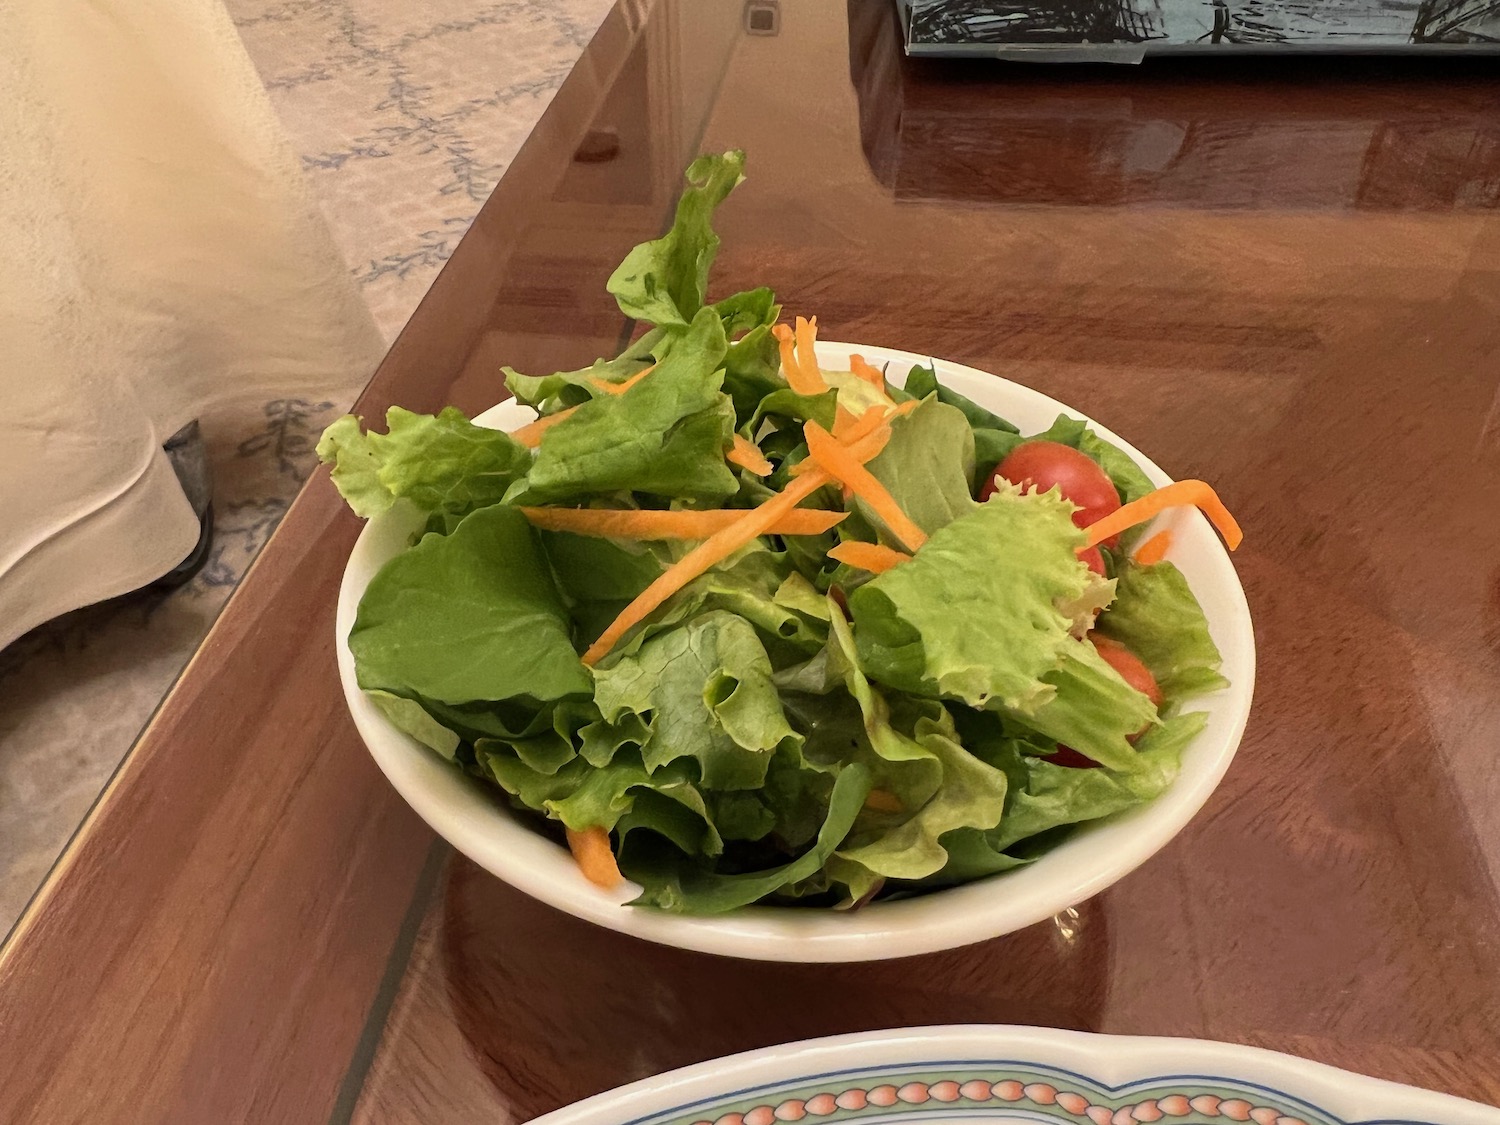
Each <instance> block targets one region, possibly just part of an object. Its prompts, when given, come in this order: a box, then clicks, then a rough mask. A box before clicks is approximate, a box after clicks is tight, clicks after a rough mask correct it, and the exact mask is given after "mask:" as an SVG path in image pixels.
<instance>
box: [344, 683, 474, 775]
mask: <svg viewBox="0 0 1500 1125" xmlns="http://www.w3.org/2000/svg"><path fill="white" fill-rule="evenodd" d="M365 694H366V695H368V696H369V697H370V702H371V703H373V704H375V706H376V707H378V708H379V709H380V713H381V714H383V715H384V716H385V717H386V718H387V719H389V720H390V721H391V725H392V726H394V727H396V728H397V729H398V730H404V731H405V732H406V733H407V734H409V735H411V736H412V737H413V738H415V739H416V740H417V741H418V742H420V743H422V745H424V746H427V747H430V748H431V749H433V750H436V751H437V752H438V753H439V754H441V755H442V756H443V757H445V758H447V759H448V760H449V761H450V762H451V761H453V760H454V759H455V757H456V756H457V754H458V744H459V742H460V741H461V740H460V739H459V737H458V735H457V734H455V733H454V732H453V731H451V730H449V729H448V728H447V727H445V726H444V725H443V724H442V723H440V722H438V721H437V720H436V719H434V718H433V717H432V716H431V715H429V714H428V713H427V711H426V709H425V708H424V707H423V706H422V705H421V704H420V703H418V702H417V701H416V700H414V699H402V698H401V696H399V695H392V694H391V693H390V692H388V691H368V692H366V693H365Z"/></svg>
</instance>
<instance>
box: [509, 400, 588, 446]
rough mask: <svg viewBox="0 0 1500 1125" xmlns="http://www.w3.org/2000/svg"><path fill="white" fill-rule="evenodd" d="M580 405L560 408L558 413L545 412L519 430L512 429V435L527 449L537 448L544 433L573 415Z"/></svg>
mask: <svg viewBox="0 0 1500 1125" xmlns="http://www.w3.org/2000/svg"><path fill="white" fill-rule="evenodd" d="M577 409H578V407H576V406H570V407H568V408H567V409H566V410H559V411H558V412H557V413H556V414H543V415H542V416H541V417H540V418H538V419H537V420H536V421H535V422H530V423H528V424H526V425H524V426H522V427H521V428H520V429H519V430H512V431H511V432H510V436H511V437H513V438H515V439H516V440H517V441H518V442H520V443H521V444H522V445H524V446H525V447H526V448H527V449H535V448H536V447H537V446H539V445H541V444H542V435H543V434H544V433H546V432H547V431H548V430H550V429H551V428H552V427H553V426H555V425H557V424H558V423H559V422H561V421H562V420H563V419H564V418H567V417H569V416H570V415H572V413H573V411H575V410H577Z"/></svg>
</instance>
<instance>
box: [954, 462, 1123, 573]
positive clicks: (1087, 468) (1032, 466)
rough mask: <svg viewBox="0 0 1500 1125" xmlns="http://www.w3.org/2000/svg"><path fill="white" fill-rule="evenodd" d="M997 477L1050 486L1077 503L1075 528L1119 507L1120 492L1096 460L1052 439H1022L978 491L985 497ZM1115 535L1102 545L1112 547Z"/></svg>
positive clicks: (1074, 520) (1115, 542)
mask: <svg viewBox="0 0 1500 1125" xmlns="http://www.w3.org/2000/svg"><path fill="white" fill-rule="evenodd" d="M1000 480H1007V481H1010V483H1011V484H1019V485H1021V486H1023V487H1029V486H1032V485H1035V486H1036V488H1037V489H1039V490H1040V491H1042V492H1046V491H1047V490H1048V489H1050V488H1052V487H1053V486H1054V485H1056V486H1057V488H1058V491H1060V492H1061V493H1062V495H1063V499H1064V500H1070V501H1072V502H1073V503H1074V504H1076V505H1077V506H1078V510H1077V511H1076V512H1074V513H1073V523H1074V524H1075V525H1077V526H1078V527H1088V526H1089V524H1091V523H1094V522H1095V521H1097V520H1101V519H1103V518H1104V517H1105V516H1107V515H1109V514H1110V513H1111V512H1113V511H1114V510H1115V509H1117V508H1118V507H1119V506H1120V493H1119V492H1118V490H1116V488H1115V486H1114V482H1113V481H1111V480H1110V479H1109V474H1107V473H1106V472H1105V471H1104V470H1103V469H1101V468H1100V467H1099V463H1098V462H1097V461H1095V460H1094V459H1093V458H1092V457H1090V456H1089V455H1088V454H1086V453H1080V452H1078V450H1076V449H1074V448H1073V447H1072V446H1068V445H1063V444H1062V443H1061V442H1056V441H1023V442H1022V443H1021V444H1020V445H1018V446H1016V447H1015V448H1014V449H1012V450H1011V451H1010V453H1009V454H1008V455H1007V456H1006V458H1005V460H1004V461H1001V462H1000V464H998V465H997V466H995V474H994V476H993V477H991V478H990V480H989V481H988V482H987V483H986V484H985V486H984V488H983V489H982V490H981V491H980V493H979V499H981V500H988V499H989V498H990V495H991V494H992V493H993V492H994V491H995V490H996V488H997V487H998V482H999V481H1000ZM1118 542H1119V537H1118V536H1110V538H1109V539H1107V540H1105V544H1104V545H1105V546H1107V547H1110V548H1113V547H1115V546H1116V545H1117V544H1118Z"/></svg>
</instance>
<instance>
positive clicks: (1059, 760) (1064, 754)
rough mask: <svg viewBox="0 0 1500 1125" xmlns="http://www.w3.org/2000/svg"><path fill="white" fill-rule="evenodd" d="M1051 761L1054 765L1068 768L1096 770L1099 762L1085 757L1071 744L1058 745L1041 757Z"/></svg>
mask: <svg viewBox="0 0 1500 1125" xmlns="http://www.w3.org/2000/svg"><path fill="white" fill-rule="evenodd" d="M1042 761H1044V762H1051V763H1052V764H1053V765H1054V766H1065V767H1066V768H1068V769H1070V770H1096V769H1098V768H1099V763H1098V762H1096V761H1094V759H1092V758H1085V757H1084V756H1083V755H1082V754H1080V753H1079V752H1078V751H1077V750H1074V749H1073V748H1072V747H1071V746H1059V747H1058V748H1057V749H1056V750H1054V751H1053V752H1052V753H1051V754H1048V755H1047V756H1046V757H1045V758H1043V759H1042Z"/></svg>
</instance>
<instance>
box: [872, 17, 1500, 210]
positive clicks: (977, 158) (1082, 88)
mask: <svg viewBox="0 0 1500 1125" xmlns="http://www.w3.org/2000/svg"><path fill="white" fill-rule="evenodd" d="M848 15H849V27H850V35H849V77H850V81H851V82H852V84H853V85H854V88H855V89H856V91H857V92H858V95H859V125H860V142H861V145H862V146H863V148H864V151H865V154H866V157H867V158H868V160H869V161H870V166H871V169H872V170H873V171H874V173H875V175H876V177H877V178H878V179H879V180H880V182H881V183H883V184H885V185H886V186H887V187H888V188H890V189H891V190H892V191H893V192H894V193H895V195H896V196H897V198H900V199H935V200H952V201H965V202H970V203H992V204H995V203H1000V204H1011V205H1015V204H1023V203H1031V204H1070V205H1077V206H1117V205H1121V204H1173V205H1177V206H1185V207H1199V208H1284V207H1315V208H1339V209H1343V208H1358V209H1367V208H1368V209H1393V210H1451V209H1468V208H1492V207H1495V206H1496V205H1497V204H1500V84H1497V82H1496V78H1497V75H1500V70H1497V66H1496V62H1495V60H1494V59H1486V58H1472V57H1470V58H1461V57H1453V56H1450V57H1448V58H1443V59H1431V58H1427V59H1418V58H1379V57H1374V56H1371V57H1366V58H1353V59H1350V58H1346V59H1342V60H1338V61H1337V62H1331V61H1330V60H1329V59H1327V58H1317V57H1307V56H1301V57H1298V56H1293V57H1291V58H1286V57H1281V58H1277V57H1274V56H1273V57H1269V58H1268V57H1264V56H1261V57H1250V58H1240V59H1225V58H1222V57H1216V58H1212V59H1192V58H1179V59H1153V60H1151V61H1150V62H1148V63H1146V64H1145V65H1143V66H1138V67H1134V66H1123V67H1122V66H1093V67H1025V66H1020V67H1015V66H1012V67H1000V66H996V65H994V64H993V63H990V62H985V61H970V62H967V63H957V64H955V63H954V62H953V61H951V60H933V59H908V58H905V57H904V55H903V53H902V49H901V42H902V38H901V36H902V33H901V28H900V26H899V23H898V21H897V17H896V12H895V8H894V6H893V5H888V6H884V7H882V6H880V5H871V4H868V3H865V2H864V0H848ZM1205 92H1209V93H1210V96H1208V97H1205V96H1204V94H1205ZM1293 152H1295V153H1296V154H1297V155H1296V159H1295V160H1288V159H1286V156H1287V154H1289V153H1293Z"/></svg>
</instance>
